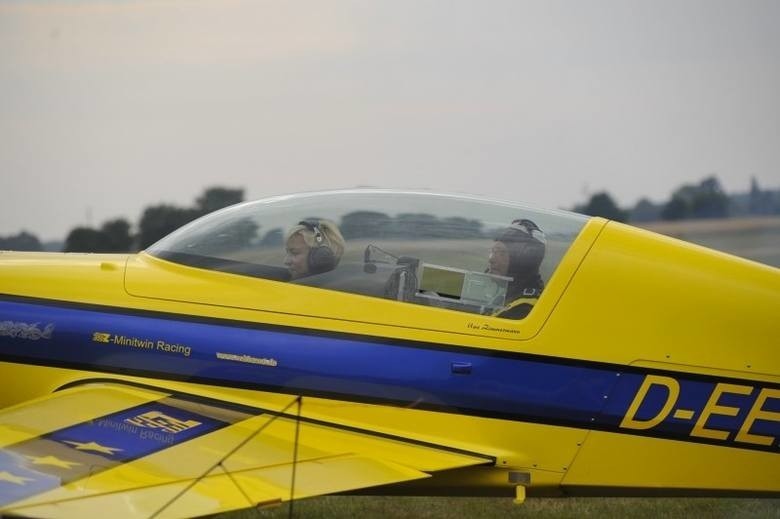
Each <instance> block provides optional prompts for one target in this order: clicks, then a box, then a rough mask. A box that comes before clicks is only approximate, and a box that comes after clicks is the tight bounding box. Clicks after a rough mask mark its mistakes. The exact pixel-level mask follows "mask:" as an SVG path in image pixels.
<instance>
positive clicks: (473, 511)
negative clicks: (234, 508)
mask: <svg viewBox="0 0 780 519" xmlns="http://www.w3.org/2000/svg"><path fill="white" fill-rule="evenodd" d="M289 514H290V509H289V506H288V505H287V504H285V505H281V506H278V507H276V508H270V509H259V510H242V511H238V512H233V513H229V514H221V515H219V516H217V517H219V518H220V519H266V518H269V519H281V518H284V517H289ZM292 516H293V517H303V518H323V519H325V518H340V517H355V518H358V517H359V518H363V517H378V518H380V517H381V518H389V519H393V518H398V519H401V518H407V517H419V518H426V519H437V518H452V517H463V518H469V519H471V518H476V519H479V518H499V517H540V518H547V517H555V518H569V517H571V518H579V517H632V518H633V517H636V518H657V517H670V518H689V517H693V518H780V499H732V498H622V497H621V498H592V497H580V498H577V497H566V498H528V499H527V500H526V501H525V503H523V504H522V505H515V504H513V502H512V499H510V498H487V497H473V498H472V497H397V496H392V497H390V496H381V497H370V496H327V497H321V498H315V499H306V500H302V501H297V502H296V503H295V504H294V506H293V510H292Z"/></svg>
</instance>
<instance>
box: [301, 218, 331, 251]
mask: <svg viewBox="0 0 780 519" xmlns="http://www.w3.org/2000/svg"><path fill="white" fill-rule="evenodd" d="M298 225H303V226H304V227H306V228H307V229H309V230H310V231H311V232H313V233H314V241H316V242H317V245H322V243H323V242H324V241H325V239H326V236H325V233H323V232H322V231H321V230H320V226H319V221H317V220H301V221H300V222H298Z"/></svg>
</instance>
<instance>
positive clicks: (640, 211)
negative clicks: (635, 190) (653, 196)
mask: <svg viewBox="0 0 780 519" xmlns="http://www.w3.org/2000/svg"><path fill="white" fill-rule="evenodd" d="M660 216H661V207H660V206H658V205H656V204H654V203H653V202H651V201H650V200H648V199H647V198H642V199H640V200H639V201H638V202H637V203H636V205H635V206H634V208H633V209H632V210H631V214H630V215H629V220H630V221H632V222H654V221H656V220H658V219H659V218H660Z"/></svg>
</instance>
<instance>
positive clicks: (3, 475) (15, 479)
mask: <svg viewBox="0 0 780 519" xmlns="http://www.w3.org/2000/svg"><path fill="white" fill-rule="evenodd" d="M0 481H7V482H9V483H14V484H16V485H24V484H26V483H27V482H28V481H35V480H34V479H32V478H25V477H22V476H15V475H13V474H11V473H10V472H8V471H7V470H3V471H0Z"/></svg>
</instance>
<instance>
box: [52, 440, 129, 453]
mask: <svg viewBox="0 0 780 519" xmlns="http://www.w3.org/2000/svg"><path fill="white" fill-rule="evenodd" d="M64 443H67V444H68V445H72V446H73V447H74V448H75V449H76V450H79V451H95V452H100V453H101V454H114V452H115V451H121V450H122V449H117V448H115V447H106V446H105V445H100V444H99V443H96V442H89V443H82V442H74V441H68V440H65V441H64Z"/></svg>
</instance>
